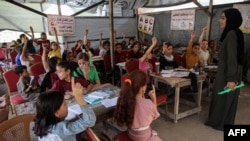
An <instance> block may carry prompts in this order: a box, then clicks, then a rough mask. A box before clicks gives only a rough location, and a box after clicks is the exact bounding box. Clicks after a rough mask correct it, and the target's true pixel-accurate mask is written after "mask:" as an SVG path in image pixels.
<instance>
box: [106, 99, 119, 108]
mask: <svg viewBox="0 0 250 141" xmlns="http://www.w3.org/2000/svg"><path fill="white" fill-rule="evenodd" d="M117 100H118V97H114V98H111V99H104V100H103V101H102V105H103V106H105V107H106V108H109V107H112V106H115V105H116V104H117Z"/></svg>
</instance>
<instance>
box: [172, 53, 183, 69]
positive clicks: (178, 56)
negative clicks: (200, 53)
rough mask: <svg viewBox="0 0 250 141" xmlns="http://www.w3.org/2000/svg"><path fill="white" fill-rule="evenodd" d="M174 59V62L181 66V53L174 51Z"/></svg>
mask: <svg viewBox="0 0 250 141" xmlns="http://www.w3.org/2000/svg"><path fill="white" fill-rule="evenodd" d="M174 60H175V61H176V64H177V65H178V66H181V65H182V57H181V55H179V54H177V53H175V54H174Z"/></svg>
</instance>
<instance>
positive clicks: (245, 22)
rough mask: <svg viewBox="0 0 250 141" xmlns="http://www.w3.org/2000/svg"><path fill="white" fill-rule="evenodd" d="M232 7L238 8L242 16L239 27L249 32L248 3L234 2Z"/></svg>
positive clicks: (249, 15)
mask: <svg viewBox="0 0 250 141" xmlns="http://www.w3.org/2000/svg"><path fill="white" fill-rule="evenodd" d="M233 7H234V8H237V9H239V11H240V13H241V15H242V18H243V22H242V24H241V26H240V29H241V30H242V32H244V33H250V4H244V5H243V4H234V6H233Z"/></svg>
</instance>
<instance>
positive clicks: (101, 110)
mask: <svg viewBox="0 0 250 141" xmlns="http://www.w3.org/2000/svg"><path fill="white" fill-rule="evenodd" d="M107 87H108V88H111V89H112V90H114V91H115V92H116V93H115V94H111V95H110V98H113V97H116V96H118V95H119V93H120V88H118V87H116V86H114V85H112V84H109V83H106V84H103V85H101V86H100V87H99V88H97V89H94V90H92V91H90V92H93V91H97V90H101V89H102V88H107ZM90 92H89V93H90ZM67 102H68V103H69V105H73V104H76V101H75V99H71V100H67ZM91 107H92V108H93V110H94V112H95V115H96V122H102V121H105V120H107V119H108V118H111V117H112V116H113V112H114V109H115V106H113V107H109V108H106V107H105V106H103V105H102V104H101V103H98V104H95V105H91Z"/></svg>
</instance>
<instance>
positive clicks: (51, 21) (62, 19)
mask: <svg viewBox="0 0 250 141" xmlns="http://www.w3.org/2000/svg"><path fill="white" fill-rule="evenodd" d="M47 18H48V30H49V35H51V36H55V32H54V28H56V32H57V35H58V36H73V35H75V18H74V17H73V16H59V15H48V16H47Z"/></svg>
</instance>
